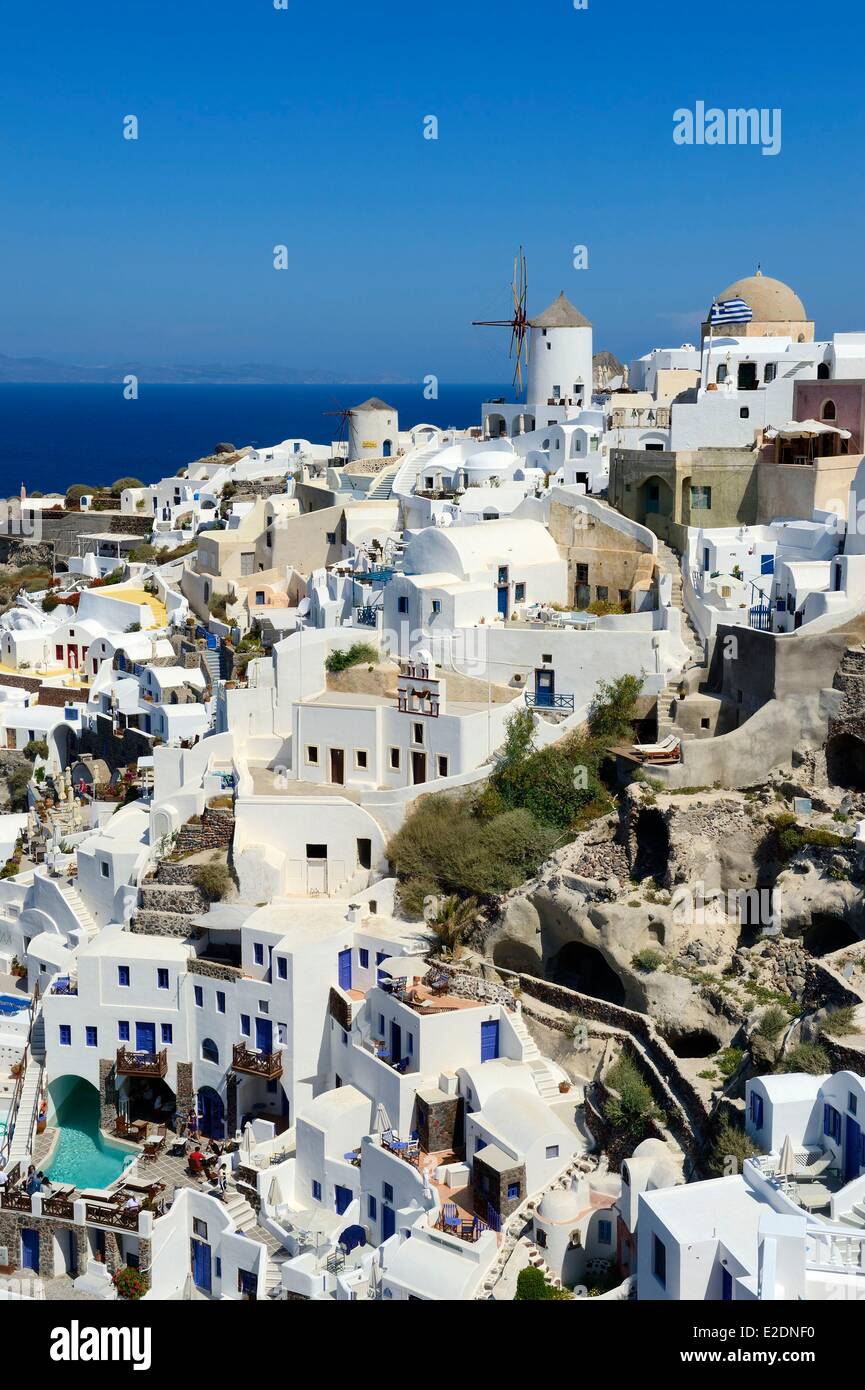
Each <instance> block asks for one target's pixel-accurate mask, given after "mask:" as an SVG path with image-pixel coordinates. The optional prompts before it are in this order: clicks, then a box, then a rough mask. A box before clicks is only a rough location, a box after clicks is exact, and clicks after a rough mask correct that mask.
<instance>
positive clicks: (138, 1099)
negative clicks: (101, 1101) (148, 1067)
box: [117, 1076, 177, 1125]
mask: <svg viewBox="0 0 865 1390" xmlns="http://www.w3.org/2000/svg"><path fill="white" fill-rule="evenodd" d="M117 1096H118V1107H119V1103H120V1102H121V1101H122V1102H123V1104H124V1105H125V1107H126V1111H125V1113H126V1118H127V1119H129V1120H147V1121H148V1123H153V1124H158V1125H166V1124H169V1125H170V1124H171V1122H172V1119H173V1117H174V1112H175V1110H176V1109H177V1101H176V1099H175V1095H174V1092H173V1091H172V1089H171V1087H170V1086H167V1085H166V1084H165V1082H164V1081H163V1080H162V1079H161V1078H160V1077H158V1076H126V1077H124V1078H123V1080H122V1081H121V1083H120V1086H119V1087H118V1091H117Z"/></svg>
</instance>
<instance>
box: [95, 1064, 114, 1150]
mask: <svg viewBox="0 0 865 1390" xmlns="http://www.w3.org/2000/svg"><path fill="white" fill-rule="evenodd" d="M114 1063H115V1059H114V1058H113V1057H112V1058H111V1059H110V1060H109V1059H108V1058H107V1057H100V1058H99V1127H100V1129H107V1130H108V1131H109V1132H110V1131H112V1130H113V1129H114V1125H115V1123H116V1121H117V1076H116V1074H115V1071H114Z"/></svg>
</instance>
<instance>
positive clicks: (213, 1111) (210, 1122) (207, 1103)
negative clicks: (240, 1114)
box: [198, 1086, 225, 1139]
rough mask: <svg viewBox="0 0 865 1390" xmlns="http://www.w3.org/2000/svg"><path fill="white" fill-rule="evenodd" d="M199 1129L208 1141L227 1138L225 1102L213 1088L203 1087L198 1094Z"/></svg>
mask: <svg viewBox="0 0 865 1390" xmlns="http://www.w3.org/2000/svg"><path fill="white" fill-rule="evenodd" d="M198 1113H199V1116H200V1117H201V1118H200V1122H199V1128H200V1130H201V1133H202V1134H205V1135H206V1136H207V1138H208V1139H224V1138H225V1102H224V1101H223V1099H222V1096H221V1095H220V1094H219V1092H218V1091H214V1089H213V1087H212V1086H202V1087H201V1089H200V1091H199V1092H198Z"/></svg>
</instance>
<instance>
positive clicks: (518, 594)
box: [514, 584, 526, 603]
mask: <svg viewBox="0 0 865 1390" xmlns="http://www.w3.org/2000/svg"><path fill="white" fill-rule="evenodd" d="M525 596H526V586H525V584H515V585H514V603H522V602H523V599H524V598H525Z"/></svg>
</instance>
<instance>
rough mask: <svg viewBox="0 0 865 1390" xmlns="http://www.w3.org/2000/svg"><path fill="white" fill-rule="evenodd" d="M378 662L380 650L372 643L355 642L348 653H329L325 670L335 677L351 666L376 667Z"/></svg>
mask: <svg viewBox="0 0 865 1390" xmlns="http://www.w3.org/2000/svg"><path fill="white" fill-rule="evenodd" d="M377 661H378V650H377V648H376V647H374V646H372V644H371V643H370V642H353V643H352V645H351V646H350V647H349V648H348V650H347V651H333V652H329V653H328V655H327V657H326V658H325V662H324V669H325V670H326V671H329V672H330V673H331V675H334V674H336V673H337V672H339V671H347V670H348V668H349V666H375V664H376V662H377Z"/></svg>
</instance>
